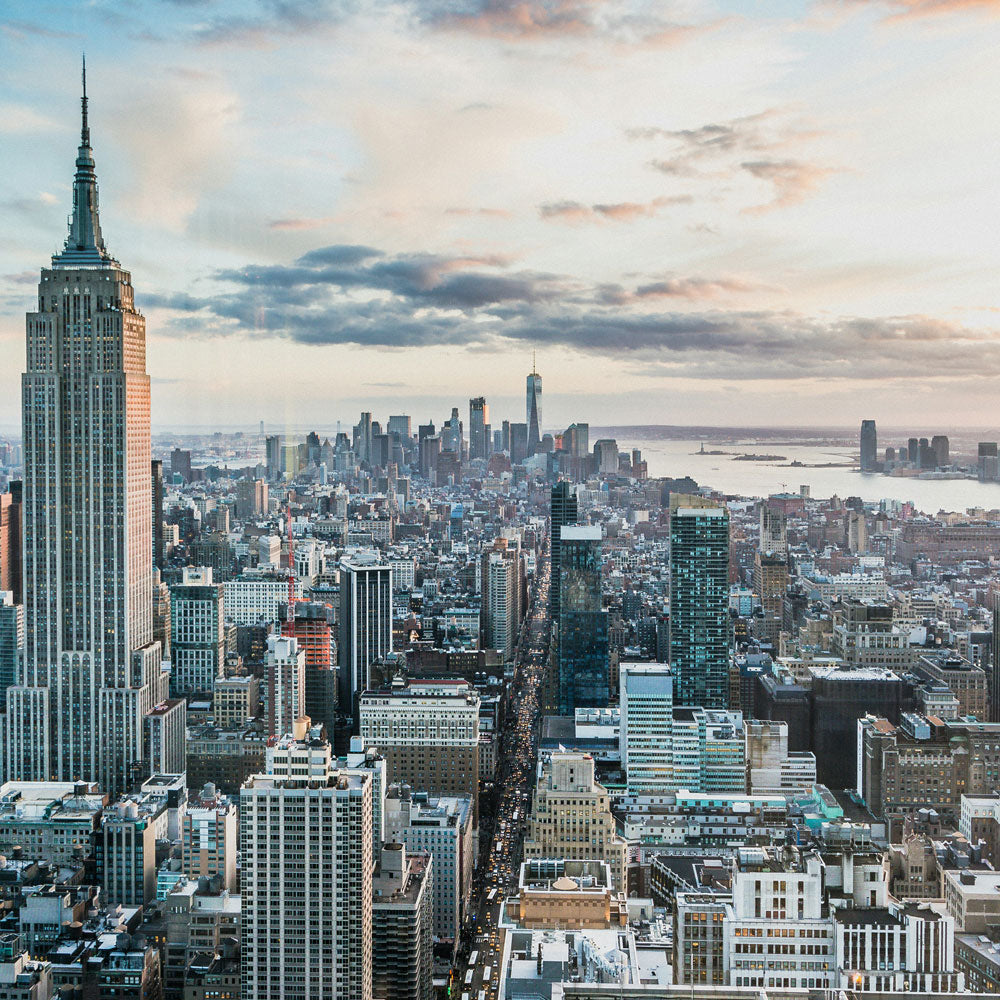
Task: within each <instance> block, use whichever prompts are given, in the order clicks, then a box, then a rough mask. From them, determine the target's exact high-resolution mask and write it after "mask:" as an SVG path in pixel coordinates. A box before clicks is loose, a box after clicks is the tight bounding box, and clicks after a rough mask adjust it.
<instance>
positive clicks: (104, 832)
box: [94, 796, 167, 906]
mask: <svg viewBox="0 0 1000 1000" xmlns="http://www.w3.org/2000/svg"><path fill="white" fill-rule="evenodd" d="M166 812H167V804H166V800H165V799H160V798H153V797H150V796H142V797H130V798H127V799H122V800H120V801H119V802H116V803H115V804H114V805H112V806H109V807H108V808H107V809H105V810H104V815H103V816H101V825H100V829H99V830H98V832H97V836H96V837H95V840H94V856H95V862H96V870H97V879H98V881H99V882H100V885H101V890H102V896H103V899H104V900H105V901H106V903H107V904H108V905H116V904H121V905H122V906H145V905H146V904H147V903H149V902H152V900H153V899H154V898H155V897H156V841H157V839H158V837H159V836H165V834H166V819H167V817H166Z"/></svg>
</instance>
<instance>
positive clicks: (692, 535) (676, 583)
mask: <svg viewBox="0 0 1000 1000" xmlns="http://www.w3.org/2000/svg"><path fill="white" fill-rule="evenodd" d="M670 665H671V668H672V670H673V675H674V701H675V703H676V704H678V705H691V706H700V707H702V708H725V707H726V706H727V704H728V700H729V698H728V689H729V514H728V512H727V511H726V510H725V508H722V507H715V506H691V507H684V506H677V507H676V508H674V509H672V510H671V513H670Z"/></svg>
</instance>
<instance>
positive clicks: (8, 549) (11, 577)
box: [0, 483, 22, 604]
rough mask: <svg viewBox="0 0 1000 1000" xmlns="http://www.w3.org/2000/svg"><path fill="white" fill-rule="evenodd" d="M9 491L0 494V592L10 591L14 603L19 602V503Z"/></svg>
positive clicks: (20, 507)
mask: <svg viewBox="0 0 1000 1000" xmlns="http://www.w3.org/2000/svg"><path fill="white" fill-rule="evenodd" d="M15 486H17V487H18V488H20V483H11V491H10V492H8V493H0V591H10V592H11V593H12V594H13V595H14V603H15V604H19V603H20V602H21V511H22V506H21V502H20V500H19V499H18V494H16V493H15V492H14V487H15Z"/></svg>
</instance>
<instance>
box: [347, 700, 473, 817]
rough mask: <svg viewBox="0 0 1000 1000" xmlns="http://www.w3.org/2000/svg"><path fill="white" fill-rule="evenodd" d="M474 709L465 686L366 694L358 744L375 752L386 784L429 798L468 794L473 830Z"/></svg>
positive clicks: (361, 714)
mask: <svg viewBox="0 0 1000 1000" xmlns="http://www.w3.org/2000/svg"><path fill="white" fill-rule="evenodd" d="M479 707H480V698H479V695H478V694H477V693H476V690H475V688H473V687H472V686H471V685H470V684H468V683H467V682H465V681H458V680H455V681H453V680H446V681H420V680H413V681H411V682H410V683H409V685H408V686H407V687H400V688H392V689H391V690H385V691H367V692H365V694H363V695H362V696H361V702H360V734H361V745H362V746H366V747H378V749H379V752H380V753H382V754H383V756H384V757H385V760H386V771H387V780H388V781H389V783H390V784H406V785H409V786H410V788H411V789H413V791H417V792H426V793H427V794H428V795H430V796H435V797H436V796H442V795H443V796H450V795H468V796H469V797H470V798H471V799H472V804H473V826H475V827H478V825H479Z"/></svg>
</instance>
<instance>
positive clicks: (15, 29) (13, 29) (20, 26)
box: [0, 19, 80, 38]
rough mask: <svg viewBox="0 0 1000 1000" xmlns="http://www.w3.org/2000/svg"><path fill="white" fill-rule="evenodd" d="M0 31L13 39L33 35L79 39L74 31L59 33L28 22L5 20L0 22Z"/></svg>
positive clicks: (53, 29)
mask: <svg viewBox="0 0 1000 1000" xmlns="http://www.w3.org/2000/svg"><path fill="white" fill-rule="evenodd" d="M0 31H2V32H3V33H4V34H5V35H9V36H11V37H13V38H23V37H24V36H25V35H34V36H37V37H39V38H79V37H80V35H78V34H77V33H76V32H74V31H60V30H59V29H58V28H50V27H48V26H47V25H42V24H33V23H32V22H30V21H17V20H14V19H7V20H4V21H0Z"/></svg>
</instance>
